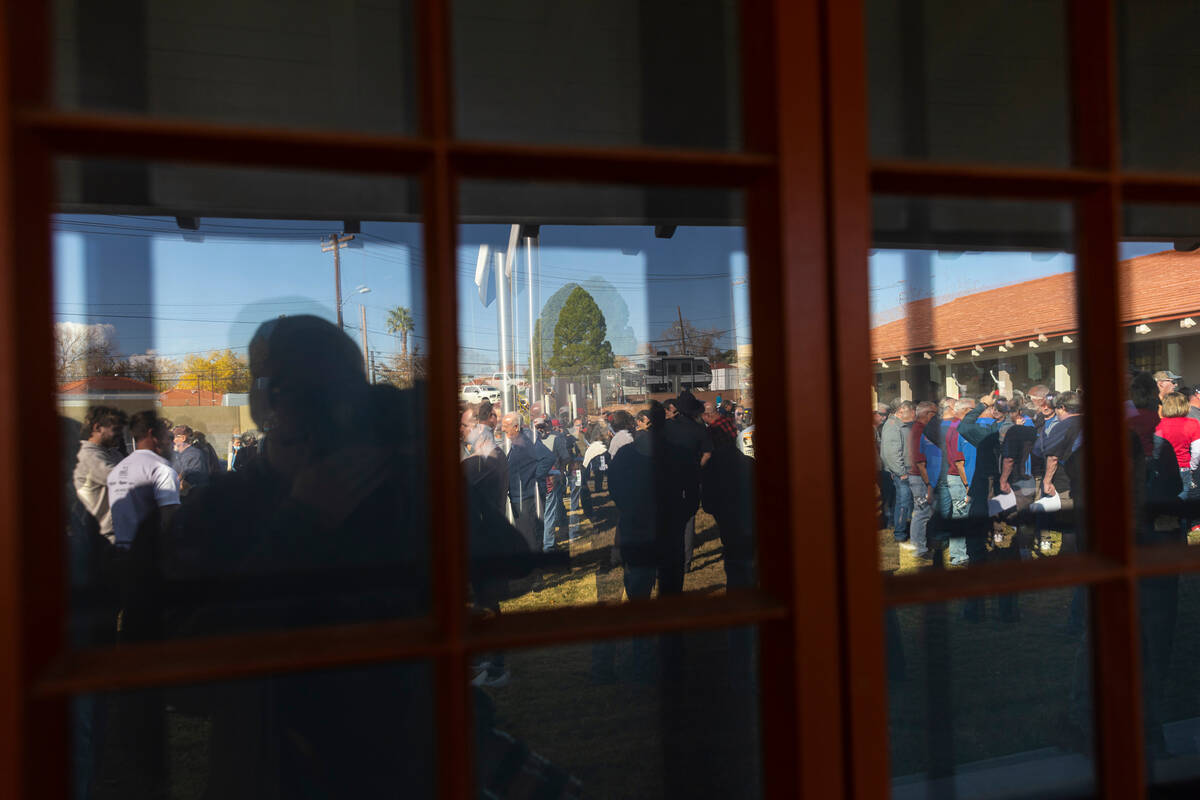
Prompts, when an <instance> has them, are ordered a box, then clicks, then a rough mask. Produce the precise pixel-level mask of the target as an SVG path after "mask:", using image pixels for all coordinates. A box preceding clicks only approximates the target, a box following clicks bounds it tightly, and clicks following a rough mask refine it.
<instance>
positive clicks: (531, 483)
mask: <svg viewBox="0 0 1200 800" xmlns="http://www.w3.org/2000/svg"><path fill="white" fill-rule="evenodd" d="M461 196H462V204H461V205H462V210H463V224H462V226H461V227H460V230H459V255H458V263H459V274H460V276H461V277H460V280H459V297H458V309H459V312H458V313H459V345H460V351H459V369H460V371H461V373H462V389H461V392H460V396H459V401H460V404H461V407H462V410H463V418H462V421H463V427H462V429H461V436H460V438H461V439H462V441H463V442H464V444H463V445H462V454H463V467H464V470H465V471H466V476H467V482H468V483H467V486H468V488H467V492H466V498H467V500H468V501H469V510H470V516H471V520H472V523H471V531H470V536H471V540H470V552H471V556H472V588H473V592H474V596H475V600H476V603H477V604H478V605H479V606H480V607H482V608H484V609H489V610H492V611H496V610H504V611H511V610H527V609H534V608H545V607H550V606H560V605H577V604H591V603H597V602H600V603H606V602H620V601H621V598H622V593H623V592H624V594H625V595H627V596H629V597H632V598H641V597H649V596H650V595H651V593H652V592H653V591H654V589H655V586H656V585H657V591H658V593H659V594H663V593H675V592H679V591H682V590H688V591H703V592H714V591H724V590H725V589H726V588H729V587H734V588H736V587H744V586H749V585H752V584H753V583H754V582H755V577H754V518H753V517H754V515H753V511H754V509H753V503H752V494H753V492H752V488H753V468H754V459H753V452H754V418H753V411H754V393H753V379H752V375H751V371H750V370H751V359H752V356H753V352H752V348H751V337H750V316H749V295H748V288H749V287H748V283H747V282H748V278H749V272H748V265H747V261H746V251H745V242H744V230H743V227H742V221H741V195H740V194H739V193H736V192H727V191H693V190H686V191H683V190H677V189H659V188H642V187H610V186H586V187H585V186H573V185H567V186H560V185H546V184H536V185H529V184H510V183H495V182H469V183H465V184H464V185H463V187H462V192H461ZM509 265H511V267H512V268H511V270H510V269H509ZM531 352H532V354H533V358H532V359H531V358H530V353H531ZM531 364H532V367H533V368H532V370H531V369H530V366H531ZM484 404H486V405H484ZM642 411H646V412H647V413H646V415H645V419H644V420H643V422H641V423H639V422H638V421H637V416H638V415H639V413H640V412H642ZM677 413H678V416H676V414H677ZM481 415H482V418H481ZM506 415H507V416H506ZM647 425H649V428H647V429H646V430H643V428H645V427H646V426H647ZM626 448H628V450H626Z"/></svg>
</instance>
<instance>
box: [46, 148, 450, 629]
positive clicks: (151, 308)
mask: <svg viewBox="0 0 1200 800" xmlns="http://www.w3.org/2000/svg"><path fill="white" fill-rule="evenodd" d="M59 177H60V202H59V209H60V210H59V212H58V213H57V214H55V216H54V218H53V220H52V223H53V237H54V238H53V242H54V277H55V284H56V286H55V308H54V312H55V317H54V318H55V335H56V344H57V364H56V366H57V369H58V377H59V381H60V385H59V391H58V407H59V413H60V420H61V422H62V425H63V447H64V453H63V457H64V464H63V466H64V471H65V474H66V476H67V477H68V480H67V481H66V482H65V483H64V487H63V488H64V495H65V497H64V502H65V503H66V507H67V512H68V515H69V520H70V526H69V529H68V533H69V537H70V539H69V541H70V547H69V552H70V557H71V567H70V573H71V580H72V590H73V594H72V597H73V603H72V613H71V624H72V637H71V638H72V641H73V642H74V643H75V644H77V645H104V644H110V643H112V642H114V641H117V640H122V641H125V640H130V639H153V638H159V637H178V636H190V635H200V634H217V633H229V632H233V631H240V630H252V629H263V628H278V627H292V626H298V625H313V624H325V623H336V622H348V621H353V620H365V619H378V618H386V617H396V616H409V615H417V614H423V613H425V612H426V610H427V609H428V605H429V597H428V573H429V566H428V543H427V540H428V530H427V524H426V522H425V519H426V509H427V502H426V497H425V484H424V480H425V478H424V475H425V471H424V469H425V465H424V461H423V459H424V452H425V446H424V441H425V430H424V425H423V423H422V418H423V414H422V412H421V408H422V407H423V397H424V390H423V388H421V386H420V377H421V375H422V373H423V371H424V361H423V352H425V349H426V348H425V336H426V325H425V322H426V315H425V311H424V299H423V295H422V289H421V286H422V266H423V256H422V245H421V236H420V222H419V213H418V211H417V204H416V201H415V198H416V197H417V195H416V191H415V186H414V184H413V183H412V182H410V181H408V180H404V179H392V178H386V179H384V178H364V177H357V176H350V175H333V174H313V173H289V172H271V171H251V170H238V169H208V168H197V167H177V166H170V165H159V164H143V163H110V162H96V161H85V162H73V161H66V162H61V163H60V170H59ZM348 230H352V231H355V232H354V233H345V231H348ZM335 238H336V240H337V242H338V243H339V247H338V248H337V249H335V248H334V247H333V246H332V244H331V243H332V242H333V240H334V239H335ZM339 303H340V305H339ZM364 323H365V327H364ZM339 325H341V328H342V330H339ZM414 383H416V384H417V385H416V386H414ZM155 419H157V423H155V422H154V420H155ZM168 421H169V422H168Z"/></svg>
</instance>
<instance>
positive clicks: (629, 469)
mask: <svg viewBox="0 0 1200 800" xmlns="http://www.w3.org/2000/svg"><path fill="white" fill-rule="evenodd" d="M666 422H667V418H666V413H665V411H664V410H663V407H662V405H661V404H659V403H657V402H654V401H651V403H650V406H649V407H647V408H645V409H643V410H641V411H639V412H638V414H637V420H636V424H637V427H638V432H637V434H636V436H635V437H634V440H633V444H632V445H631V446H628V447H622V448H621V450H620V451H619V452H618V453H617V455H616V457H615V458H614V459H613V463H612V467H611V469H610V474H609V478H608V486H609V492H610V493H611V494H612V497H613V500H614V501H615V502H616V504H617V511H618V515H619V516H618V518H617V533H618V536H619V537H620V542H621V557H622V563H623V564H624V567H625V593H626V594H627V595H628V596H629V597H630V599H634V598H647V597H649V596H650V593H651V591H652V590H653V588H654V584H655V582H656V581H657V583H658V590H659V594H678V593H679V592H681V591H683V524H684V522H686V520H687V518H688V516H689V509H690V514H694V513H695V512H696V508H697V507H698V506H699V498H698V497H692V496H688V495H687V493H686V491H685V487H684V485H683V483H682V482H681V480H680V476H681V475H683V474H684V473H685V472H686V470H685V469H684V463H683V458H682V457H681V456H682V454H681V453H679V452H678V450H677V449H676V448H673V447H672V446H671V445H670V444H669V443H668V442H667V439H666V435H665V429H666Z"/></svg>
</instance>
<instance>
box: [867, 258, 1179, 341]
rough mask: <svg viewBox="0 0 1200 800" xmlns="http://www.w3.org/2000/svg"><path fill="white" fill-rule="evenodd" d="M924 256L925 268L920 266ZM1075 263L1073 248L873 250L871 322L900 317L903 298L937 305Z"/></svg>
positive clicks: (1070, 267)
mask: <svg viewBox="0 0 1200 800" xmlns="http://www.w3.org/2000/svg"><path fill="white" fill-rule="evenodd" d="M1171 247H1172V243H1171V242H1124V243H1122V244H1121V246H1120V250H1119V253H1118V257H1119V258H1121V259H1122V260H1124V259H1127V258H1135V257H1137V256H1141V255H1146V254H1147V253H1157V252H1159V251H1161V250H1167V249H1170V248H1171ZM926 258H927V259H928V271H926V269H925V267H924V266H923V264H924V259H926ZM1074 268H1075V257H1074V255H1072V254H1071V253H1051V252H1037V253H1034V252H1005V251H995V252H965V253H963V252H938V251H928V250H925V251H922V250H875V251H872V253H871V257H870V270H871V283H870V285H871V290H870V291H871V298H870V303H871V315H872V323H873V324H874V325H880V324H883V323H885V322H890V321H891V320H893V319H898V318H899V317H900V316H901V314H902V313H903V309H902V307H903V305H904V303H908V302H911V301H913V300H920V299H923V298H926V297H933V298H935V299H934V303H935V305H936V304H938V303H942V302H947V301H949V300H952V299H954V298H955V297H960V296H962V295H964V294H973V293H975V292H983V291H987V290H988V289H997V288H999V287H1001V286H1009V285H1011V284H1014V283H1022V282H1024V281H1030V280H1034V279H1037V278H1044V277H1046V276H1048V275H1056V274H1059V273H1062V272H1070V271H1072V270H1073V269H1074Z"/></svg>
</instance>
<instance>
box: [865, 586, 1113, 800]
mask: <svg viewBox="0 0 1200 800" xmlns="http://www.w3.org/2000/svg"><path fill="white" fill-rule="evenodd" d="M1086 597H1087V595H1086V592H1085V590H1083V589H1064V590H1056V591H1049V592H1037V593H1030V594H1022V595H1008V596H1004V597H987V598H977V599H971V600H956V601H954V602H951V603H942V604H935V605H928V606H912V607H900V608H895V609H889V610H888V612H887V616H886V620H885V621H886V626H887V627H886V629H887V637H888V677H889V684H888V685H889V694H890V706H891V755H892V797H894V798H910V797H911V798H919V797H1010V798H1016V797H1030V798H1034V797H1036V798H1080V797H1092V796H1093V792H1094V790H1095V782H1096V779H1095V762H1094V757H1093V731H1092V694H1091V692H1092V690H1091V648H1090V645H1089V642H1088V637H1087V636H1086V635H1085V634H1084V633H1082V632H1076V631H1075V630H1074V629H1073V628H1069V627H1064V623H1066V621H1067V619H1069V617H1070V616H1071V615H1072V614H1074V613H1076V609H1082V607H1083V606H1084V604H1085V602H1086ZM993 608H995V609H998V610H999V616H1000V618H1001V619H1004V620H1007V621H1006V622H1004V623H1002V624H1001V625H999V626H997V625H995V624H990V623H982V622H980V620H982V619H984V618H985V617H986V616H987V615H986V613H985V609H986V610H988V611H990V610H991V609H993Z"/></svg>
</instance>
